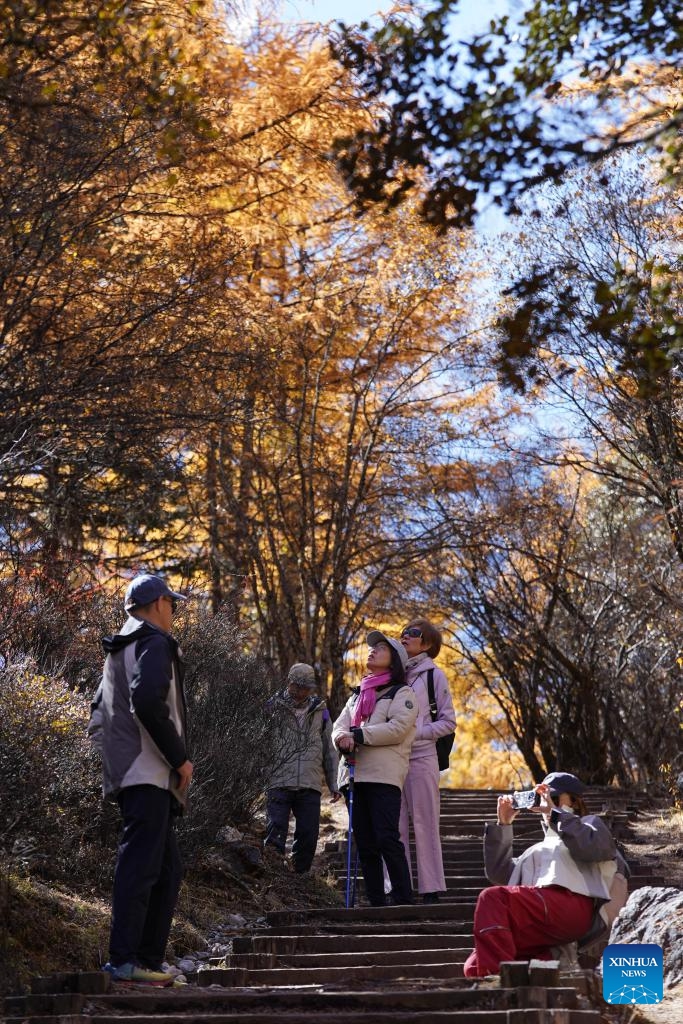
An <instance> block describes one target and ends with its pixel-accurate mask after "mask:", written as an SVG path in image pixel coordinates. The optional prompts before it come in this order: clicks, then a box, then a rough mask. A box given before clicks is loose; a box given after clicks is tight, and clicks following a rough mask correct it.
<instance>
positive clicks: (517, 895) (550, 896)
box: [464, 772, 629, 978]
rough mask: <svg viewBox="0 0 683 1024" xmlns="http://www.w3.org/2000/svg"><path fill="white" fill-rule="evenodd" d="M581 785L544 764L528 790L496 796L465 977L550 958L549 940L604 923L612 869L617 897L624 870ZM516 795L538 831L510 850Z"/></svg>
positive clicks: (593, 935) (588, 933)
mask: <svg viewBox="0 0 683 1024" xmlns="http://www.w3.org/2000/svg"><path fill="white" fill-rule="evenodd" d="M584 789H585V786H584V785H583V783H582V782H581V781H580V780H579V779H578V778H577V777H576V776H575V775H570V774H569V773H567V772H551V774H550V775H547V776H546V777H545V779H544V780H543V782H542V783H540V784H539V785H537V786H536V787H535V789H534V793H535V796H533V795H531V794H524V795H523V796H522V795H518V794H513V795H506V796H501V797H499V798H498V821H497V823H496V824H495V825H494V824H492V823H487V825H486V830H485V833H484V867H485V871H486V877H487V878H488V880H489V881H490V882H492V883H493V885H492V886H491V887H490V888H488V889H484V890H483V891H482V892H481V893H480V894H479V898H478V899H477V905H476V908H475V911H474V952H473V953H472V954H471V955H470V956H469V957H468V959H467V961H466V963H465V968H464V970H465V977H466V978H480V977H484V976H486V975H488V974H497V973H498V971H499V967H500V964H501V963H502V962H504V961H508V960H529V959H531V958H535V959H539V960H551V959H554V958H555V957H554V953H553V947H556V946H561V945H564V944H566V943H570V942H575V941H577V940H578V941H579V942H580V943H581V944H585V945H587V944H588V943H590V942H594V941H595V940H596V939H597V938H599V937H600V934H601V933H604V932H606V931H607V927H608V924H607V921H606V919H605V918H604V915H603V916H601V913H600V911H601V908H603V907H604V906H606V905H607V904H609V903H610V901H611V900H613V897H614V889H615V886H614V882H615V877H618V878H620V879H621V880H622V881H623V882H624V885H623V889H622V887H620V886H617V888H618V889H619V890H620V893H621V892H623V895H624V897H625V888H626V885H625V878H626V877H628V874H629V871H628V867H627V866H626V862H625V861H624V859H623V858H622V857H621V855H620V854H619V852H618V850H617V848H616V845H615V842H614V839H613V838H612V834H611V833H610V831H609V829H608V828H607V826H606V825H605V823H604V822H603V821H602V820H601V819H600V818H599V817H597V815H594V814H588V811H587V808H586V805H585V803H584V801H583V799H582V796H581V794H582V793H583V792H584ZM524 796H528V797H529V800H528V801H525V800H524ZM514 797H518V799H517V800H515V799H514ZM520 797H521V799H520ZM520 803H527V809H528V811H529V812H530V813H532V814H538V815H539V817H540V819H541V825H542V828H543V831H544V839H543V841H542V842H539V843H535V844H534V845H533V846H531V847H529V849H527V850H525V851H524V853H522V855H521V856H520V857H513V856H512V838H513V828H512V823H513V821H514V820H515V818H516V817H517V815H518V814H519V813H520V809H519V804H520ZM530 804H533V805H530Z"/></svg>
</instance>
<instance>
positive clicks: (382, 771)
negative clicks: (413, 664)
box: [332, 685, 417, 789]
mask: <svg viewBox="0 0 683 1024" xmlns="http://www.w3.org/2000/svg"><path fill="white" fill-rule="evenodd" d="M359 695H360V688H357V689H355V690H354V691H353V694H352V695H351V697H350V698H349V700H348V701H347V702H346V705H345V706H344V710H343V711H342V713H341V714H340V716H339V718H338V719H337V720H336V722H335V723H334V726H333V727H332V741H333V742H334V744H335V745H336V744H337V742H338V740H339V738H340V737H341V736H351V735H352V733H351V728H352V726H351V722H352V720H353V715H354V711H355V707H356V702H357V701H358V698H359ZM416 718H417V701H416V700H415V695H414V694H413V691H412V690H411V689H410V687H409V686H399V687H396V686H391V685H390V686H384V687H382V689H380V690H378V691H377V703H376V705H375V708H374V711H373V712H372V714H371V715H370V717H369V718H368V719H367V720H366V721H364V722H362V723H361V728H362V730H363V741H364V742H363V743H362V744H358V745H356V748H355V750H354V754H355V761H356V767H355V775H354V778H355V781H356V782H384V783H387V784H388V785H391V786H398V787H399V789H402V788H403V783H404V782H405V777H406V775H407V774H408V759H409V757H410V748H411V747H412V745H413V740H414V738H415V719H416ZM338 781H339V788H340V789H341V787H342V786H346V785H348V782H349V768H348V764H347V762H346V758H344V757H341V758H340V759H339V777H338Z"/></svg>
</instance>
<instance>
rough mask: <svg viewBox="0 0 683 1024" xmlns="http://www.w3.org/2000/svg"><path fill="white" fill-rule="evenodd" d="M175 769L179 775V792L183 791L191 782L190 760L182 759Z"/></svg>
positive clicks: (191, 769)
mask: <svg viewBox="0 0 683 1024" xmlns="http://www.w3.org/2000/svg"><path fill="white" fill-rule="evenodd" d="M176 771H177V772H178V775H179V777H180V782H179V783H178V789H179V790H180V792H181V793H184V792H186V790H188V789H189V788H190V783H191V782H192V771H193V768H192V762H191V761H183V763H182V764H181V766H180V768H176Z"/></svg>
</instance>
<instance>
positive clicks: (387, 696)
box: [377, 683, 406, 700]
mask: <svg viewBox="0 0 683 1024" xmlns="http://www.w3.org/2000/svg"><path fill="white" fill-rule="evenodd" d="M405 685H406V684H405V683H395V684H394V686H390V687H389V689H388V690H387V692H386V693H383V694H382V696H381V697H378V698H377V700H393V699H394V697H395V696H396V694H397V693H398V691H399V690H402V689H403V687H404V686H405Z"/></svg>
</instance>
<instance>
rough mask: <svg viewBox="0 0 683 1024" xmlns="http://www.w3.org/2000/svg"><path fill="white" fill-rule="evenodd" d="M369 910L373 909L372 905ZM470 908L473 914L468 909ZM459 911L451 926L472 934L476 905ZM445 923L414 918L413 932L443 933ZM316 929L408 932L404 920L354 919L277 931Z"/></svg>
mask: <svg viewBox="0 0 683 1024" xmlns="http://www.w3.org/2000/svg"><path fill="white" fill-rule="evenodd" d="M368 909H369V908H368ZM468 909H469V911H470V912H469V915H467V914H466V911H467V910H468ZM456 910H457V914H455V915H454V916H453V918H452V921H451V923H450V925H449V927H452V929H453V934H454V935H455V934H461V933H465V932H467V931H469V934H470V935H471V934H472V918H473V915H474V904H472V905H471V906H470V907H469V908H464V909H463V907H462V906H461V905H457V906H456ZM444 926H445V922H444V921H434V920H426V921H411V922H410V932H411V934H412V933H415V932H419V933H420V934H421V935H433V934H436V933H439V932H442V931H443V929H444ZM313 931H315V932H316V933H317V934H321V933H322V934H332V935H343V936H356V935H404V934H405V932H406V925H405V922H404V921H386V922H384V921H354V922H349V924H347V925H345V924H343V923H341V922H338V921H334V922H331V923H330V924H328V925H326V924H325V922H324V921H319V922H318V924H317V925H316V927H315V929H312V928H311V926H310V925H308V924H280V925H278V926H277V932H278V933H279V934H280V935H287V936H291V935H311V933H312V932H313Z"/></svg>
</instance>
